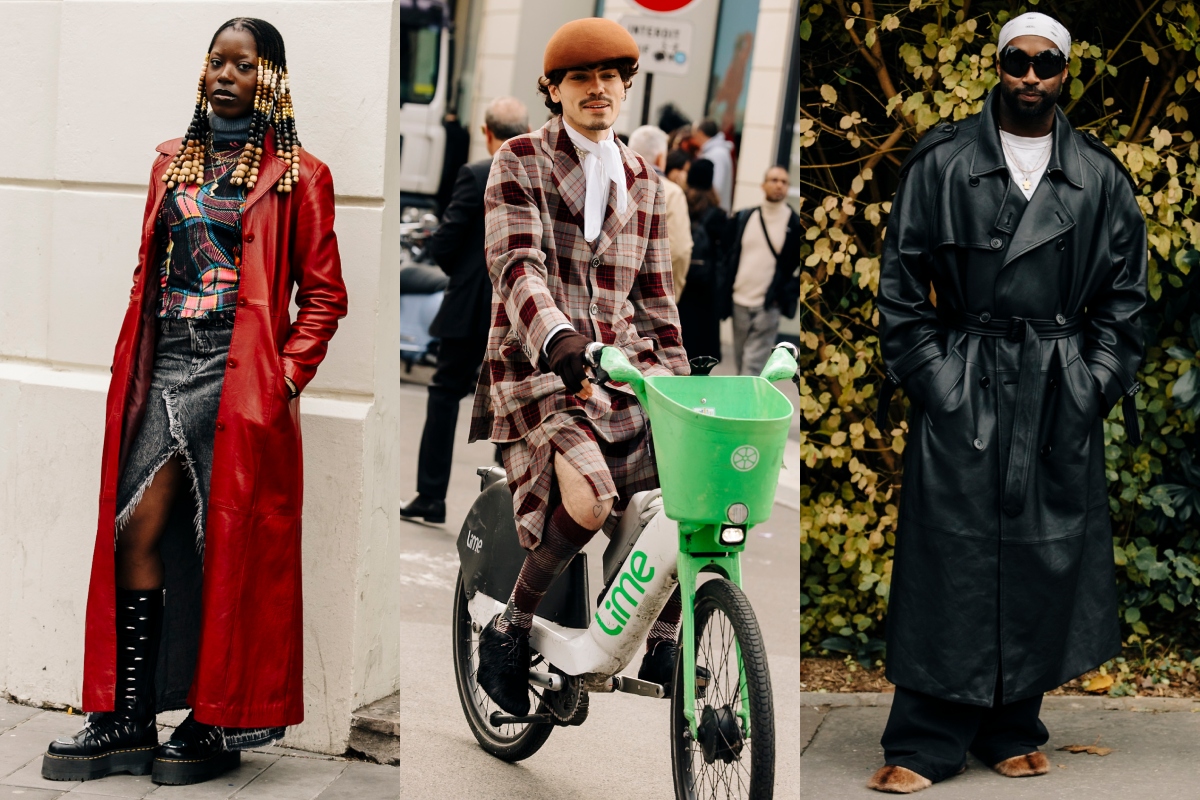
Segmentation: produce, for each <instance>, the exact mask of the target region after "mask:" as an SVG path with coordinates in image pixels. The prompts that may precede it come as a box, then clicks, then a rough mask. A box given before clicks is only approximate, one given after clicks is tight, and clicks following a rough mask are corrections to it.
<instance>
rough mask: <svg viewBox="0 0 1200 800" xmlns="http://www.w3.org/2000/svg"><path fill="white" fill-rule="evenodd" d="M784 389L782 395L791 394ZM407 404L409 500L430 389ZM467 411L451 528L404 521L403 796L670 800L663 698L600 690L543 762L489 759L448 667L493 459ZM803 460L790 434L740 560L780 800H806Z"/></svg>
mask: <svg viewBox="0 0 1200 800" xmlns="http://www.w3.org/2000/svg"><path fill="white" fill-rule="evenodd" d="M416 372H420V370H418V371H416ZM414 377H416V375H415V374H414ZM779 386H780V388H781V390H783V391H784V392H785V394H786V393H788V392H789V391H790V390H791V387H790V386H785V385H784V384H779ZM793 394H794V392H793ZM400 398H401V409H400V414H401V419H403V420H404V431H403V434H404V436H405V437H406V446H405V448H404V452H403V454H402V467H401V476H402V485H401V487H400V496H401V497H402V498H404V500H406V501H407V500H408V499H409V498H411V497H412V496H413V494H415V486H416V466H417V442H418V440H419V437H420V434H421V425H422V423H423V420H424V418H425V398H426V392H425V388H424V387H423V386H420V385H415V384H411V383H405V384H402V386H401V393H400ZM469 415H470V401H469V400H464V401H463V403H462V405H461V408H460V416H459V427H458V429H457V431H456V436H457V438H458V440H459V444H458V445H457V446H456V448H455V453H454V460H455V469H454V473H453V475H452V479H451V487H450V492H449V496H448V497H447V501H446V505H447V508H446V519H447V522H446V524H445V525H444V526H426V525H420V524H414V523H406V522H402V523H401V531H402V535H403V537H404V543H403V545H402V551H403V558H404V566H403V572H402V578H401V581H402V586H401V592H400V607H401V608H402V609H403V612H402V614H403V618H402V622H401V625H402V633H403V641H404V643H405V646H404V653H405V660H404V662H403V664H402V673H401V674H403V675H404V676H405V678H404V682H403V684H402V688H401V700H402V702H401V715H402V717H401V718H402V725H403V730H402V734H401V747H402V750H403V753H404V758H403V761H402V763H401V767H400V771H401V777H402V783H403V785H404V787H405V797H413V798H427V797H428V798H441V797H466V796H470V797H474V798H480V800H483V799H484V798H486V800H506V799H507V798H530V799H531V800H542V799H543V798H544V799H545V800H552V799H553V800H559V799H560V798H564V797H570V798H574V800H600V798H610V797H624V796H632V795H633V794H634V792H635V787H636V794H637V795H638V796H640V797H654V798H665V797H671V796H672V788H671V756H670V750H669V739H668V731H669V727H668V711H669V705H670V704H669V702H666V701H660V700H652V699H649V698H644V697H637V696H633V695H626V694H619V693H618V694H611V695H599V696H596V695H593V696H592V701H591V706H590V713H589V716H588V719H587V721H586V723H584V725H582V726H581V727H578V728H557V729H555V731H554V732H553V734H552V735H551V736H550V739H549V740H548V741H547V742H546V744H545V745H544V746H543V747H542V749H541V750H540V751H539V752H538V753H537V754H536V755H534V756H533V757H532V758H530V759H528V760H526V761H523V762H520V763H518V764H514V765H509V764H506V763H504V762H502V761H499V760H497V759H495V758H493V757H491V756H489V755H488V754H486V753H485V752H484V751H483V750H481V749H480V748H479V746H478V745H477V744H476V742H475V739H474V737H473V736H472V735H471V731H470V729H469V728H468V726H467V723H466V720H465V719H464V717H463V712H462V709H461V706H460V705H459V700H458V694H457V691H456V689H455V683H454V672H453V666H452V660H451V635H450V621H451V603H452V598H453V586H454V581H455V576H456V574H457V570H458V559H457V554H456V550H455V541H456V537H457V535H458V531H459V526H460V525H461V522H462V520H463V519H464V518H465V516H466V514H467V510H468V509H469V508H470V505H471V503H472V502H473V501H474V498H475V496H476V494H477V493H478V491H479V479H478V477H476V475H475V468H476V467H478V466H483V465H487V464H490V463H492V455H493V447H492V445H490V444H488V443H486V442H482V443H476V444H473V445H467V444H465V442H464V441H463V440H464V439H465V436H466V430H467V425H468V421H469ZM793 428H795V423H794V424H793ZM409 437H411V438H409ZM798 457H799V448H798V445H797V442H796V437H795V435H793V437H792V440H791V441H789V445H788V459H787V463H789V465H790V466H791V467H792V468H791V470H790V471H785V473H784V477H783V478H782V479H781V483H784V484H785V485H784V486H782V487H781V489H783V490H782V491H780V493H779V499H778V500H777V503H776V506H775V513H774V515H773V516H772V518H771V519H770V520H769V521H768V522H766V523H764V524H763V525H761V526H758V527H757V528H755V529H754V530H753V531H751V534H750V541H749V544H748V546H747V549H746V553H745V555H744V556H743V564H744V572H745V584H746V593H747V595H748V596H749V598H750V600H751V602H752V603H753V604H754V609H755V612H756V614H757V616H758V620H759V623H760V625H761V627H762V630H763V636H764V638H765V639H766V643H767V653H768V660H769V664H770V667H771V676H772V688H773V690H774V697H775V726H776V731H777V746H776V750H777V756H776V768H775V769H776V773H775V774H776V789H775V797H776V798H788V799H789V800H791V799H792V798H798V797H799V796H800V789H799V764H800V762H799V755H800V720H799V710H800V692H799V680H798V676H799V668H800V666H799V665H800V662H799V657H800V640H799V608H800V599H799V568H800V558H799V538H798V532H799V509H798V506H799V503H798V492H799V486H798V484H799V479H798V474H799V473H798V466H799V465H798ZM793 461H796V463H792V462H793ZM788 481H790V486H789V485H786V482H788ZM783 503H787V504H788V505H783ZM789 506H790V507H789ZM606 541H607V540H606V539H605V538H604V537H603V536H601V537H597V540H593V542H592V543H591V544H590V545H589V546H588V547H587V549H586V551H585V552H586V553H587V554H588V561H589V571H590V572H591V575H590V576H589V581H590V584H591V586H593V587H598V586H602V585H603V583H602V581H601V576H600V574H599V573H600V563H601V559H600V556H601V553H602V552H603V550H604V546H605V543H606ZM639 663H640V657H639V659H638V660H635V661H634V662H633V664H631V665H630V666H629V668H628V670H627V672H628V673H629V674H631V675H636V674H637V667H638V664H639ZM418 785H419V786H420V789H419V790H418V789H417V788H416V787H417V786H418Z"/></svg>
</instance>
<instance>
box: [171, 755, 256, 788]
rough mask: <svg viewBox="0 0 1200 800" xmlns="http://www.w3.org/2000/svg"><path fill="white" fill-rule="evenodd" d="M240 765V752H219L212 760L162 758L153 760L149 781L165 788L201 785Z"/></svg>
mask: <svg viewBox="0 0 1200 800" xmlns="http://www.w3.org/2000/svg"><path fill="white" fill-rule="evenodd" d="M241 763H242V754H241V751H236V750H235V751H234V752H232V753H229V752H221V753H217V754H216V755H215V756H213V757H212V758H205V759H202V760H199V761H176V760H174V759H171V760H167V759H162V758H156V759H154V772H153V773H151V775H150V780H152V781H154V782H155V783H162V784H166V785H167V786H187V785H188V784H192V783H203V782H204V781H208V780H212V779H213V778H215V777H217V776H218V775H224V774H225V773H226V772H229V771H230V770H231V769H237V766H238V765H239V764H241Z"/></svg>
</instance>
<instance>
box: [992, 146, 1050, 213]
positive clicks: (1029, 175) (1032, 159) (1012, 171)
mask: <svg viewBox="0 0 1200 800" xmlns="http://www.w3.org/2000/svg"><path fill="white" fill-rule="evenodd" d="M1000 143H1001V144H1002V145H1003V149H1004V163H1005V164H1007V165H1008V174H1009V175H1011V176H1012V179H1013V182H1014V183H1015V184H1016V185H1017V188H1018V189H1020V190H1021V193H1022V194H1024V195H1025V199H1026V200H1028V199H1029V198H1031V197H1033V193H1034V190H1036V189H1037V187H1038V184H1039V183H1040V182H1041V180H1042V176H1043V175H1045V174H1046V167H1047V166H1048V165H1049V164H1050V151H1051V149H1052V148H1053V147H1054V133H1053V132H1051V133H1047V134H1046V135H1045V136H1017V135H1016V134H1013V133H1009V132H1008V131H1003V130H1002V131H1000ZM1014 158H1015V159H1016V161H1015V162H1014V160H1013V159H1014ZM1026 180H1028V181H1029V186H1028V188H1026V186H1025V181H1026Z"/></svg>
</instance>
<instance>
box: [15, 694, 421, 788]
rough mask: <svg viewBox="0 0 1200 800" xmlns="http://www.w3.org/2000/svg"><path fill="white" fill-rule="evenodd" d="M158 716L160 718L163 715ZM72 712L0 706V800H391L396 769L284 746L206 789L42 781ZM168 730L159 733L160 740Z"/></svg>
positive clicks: (74, 721)
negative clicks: (46, 757) (46, 759)
mask: <svg viewBox="0 0 1200 800" xmlns="http://www.w3.org/2000/svg"><path fill="white" fill-rule="evenodd" d="M164 716H165V715H164ZM82 724H83V718H82V717H81V716H80V715H78V714H66V713H62V712H57V711H42V710H40V709H36V708H29V707H27V706H21V705H16V704H14V703H7V702H5V701H3V700H0V800H7V799H8V798H20V800H54V798H60V797H61V798H67V799H69V800H101V798H143V797H146V798H155V799H156V800H157V799H158V798H162V799H163V800H225V799H226V798H233V799H234V800H396V799H397V798H399V797H400V796H401V792H400V771H399V769H397V768H396V767H384V766H380V765H378V764H367V763H363V762H359V761H349V760H346V759H343V758H332V757H330V756H322V755H317V754H313V753H305V752H302V751H300V750H292V749H288V748H283V747H265V748H262V749H261V750H254V751H251V752H247V753H243V754H242V763H241V766H240V767H238V768H237V769H236V770H234V771H232V772H229V773H227V774H225V775H222V776H221V777H219V778H216V779H214V780H211V781H208V782H207V783H199V784H194V785H192V786H158V785H156V784H154V783H152V782H151V781H150V776H149V775H145V776H138V777H135V776H133V775H128V774H120V775H110V776H109V777H107V778H100V779H97V780H93V781H86V782H66V781H47V780H44V779H43V778H42V754H43V753H44V752H45V751H46V746H47V745H48V744H49V743H50V741H51V740H53V739H54V738H56V737H58V736H66V735H70V734H73V733H75V732H76V731H77V730H79V728H80V727H81V726H82ZM169 736H170V729H169V728H167V729H164V730H163V731H161V732H160V734H159V741H166V740H167V738H168V737H169Z"/></svg>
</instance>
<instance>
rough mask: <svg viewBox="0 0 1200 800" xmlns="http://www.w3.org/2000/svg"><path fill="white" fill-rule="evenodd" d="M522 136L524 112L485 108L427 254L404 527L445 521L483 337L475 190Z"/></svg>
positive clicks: (486, 282) (484, 289)
mask: <svg viewBox="0 0 1200 800" xmlns="http://www.w3.org/2000/svg"><path fill="white" fill-rule="evenodd" d="M528 132H529V112H528V110H526V108H525V104H524V103H522V102H521V101H520V100H517V99H516V98H515V97H498V98H496V99H495V100H493V101H492V102H491V103H490V104H489V105H488V107H487V111H486V113H485V115H484V124H483V135H484V136H485V137H486V138H487V151H488V157H487V158H484V159H480V160H479V161H474V162H472V163H470V164H464V165H463V166H462V168H461V169H460V170H459V171H458V179H457V180H456V181H455V182H454V192H453V194H452V195H451V199H450V203H449V204H448V205H447V206H446V213H445V214H443V215H442V221H441V224H440V225H438V228H437V230H436V231H434V233H433V236H431V237H430V239H429V253H430V255H432V256H433V258H434V260H435V261H436V262H437V264H438V266H439V267H441V268H442V271H443V272H445V273H446V274H447V275H449V276H450V283H449V285H448V286H447V287H446V294H445V296H444V297H443V298H442V307H441V309H439V310H438V313H437V316H436V317H434V319H433V323H432V324H431V325H430V326H429V332H430V334H431V335H433V336H436V337H438V339H439V340H440V341H439V347H438V355H437V370H436V371H435V372H434V373H433V380H432V381H431V382H430V384H429V399H428V400H427V401H426V404H425V427H424V430H423V431H422V433H421V449H420V453H419V455H418V456H417V496H416V497H415V498H413V499H412V501H410V502H409V503H408V504H407V505H405V506H402V507H401V508H400V516H401V517H404V518H405V519H417V518H421V519H424V520H425V521H426V522H429V523H435V524H436V523H442V522H445V521H446V490H447V489H448V488H449V486H450V466H451V463H452V462H453V459H454V429H455V427H456V425H457V424H458V404H459V401H461V400H462V399H463V398H464V397H466V396H467V395H469V394H471V393H472V392H474V390H475V376H476V374H477V373H478V371H479V365H480V364H482V363H483V355H484V351H485V350H486V349H487V337H488V331H489V330H490V329H491V309H492V283H491V280H490V279H489V278H488V270H487V263H486V262H485V261H484V256H483V239H484V226H483V190H484V187H486V186H487V179H488V172H489V171H490V170H491V168H492V155H494V154H495V152H496V151H497V150H499V149H500V145H502V144H504V142H505V141H506V140H508V139H511V138H512V137H514V136H520V135H521V134H523V133H528Z"/></svg>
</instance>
